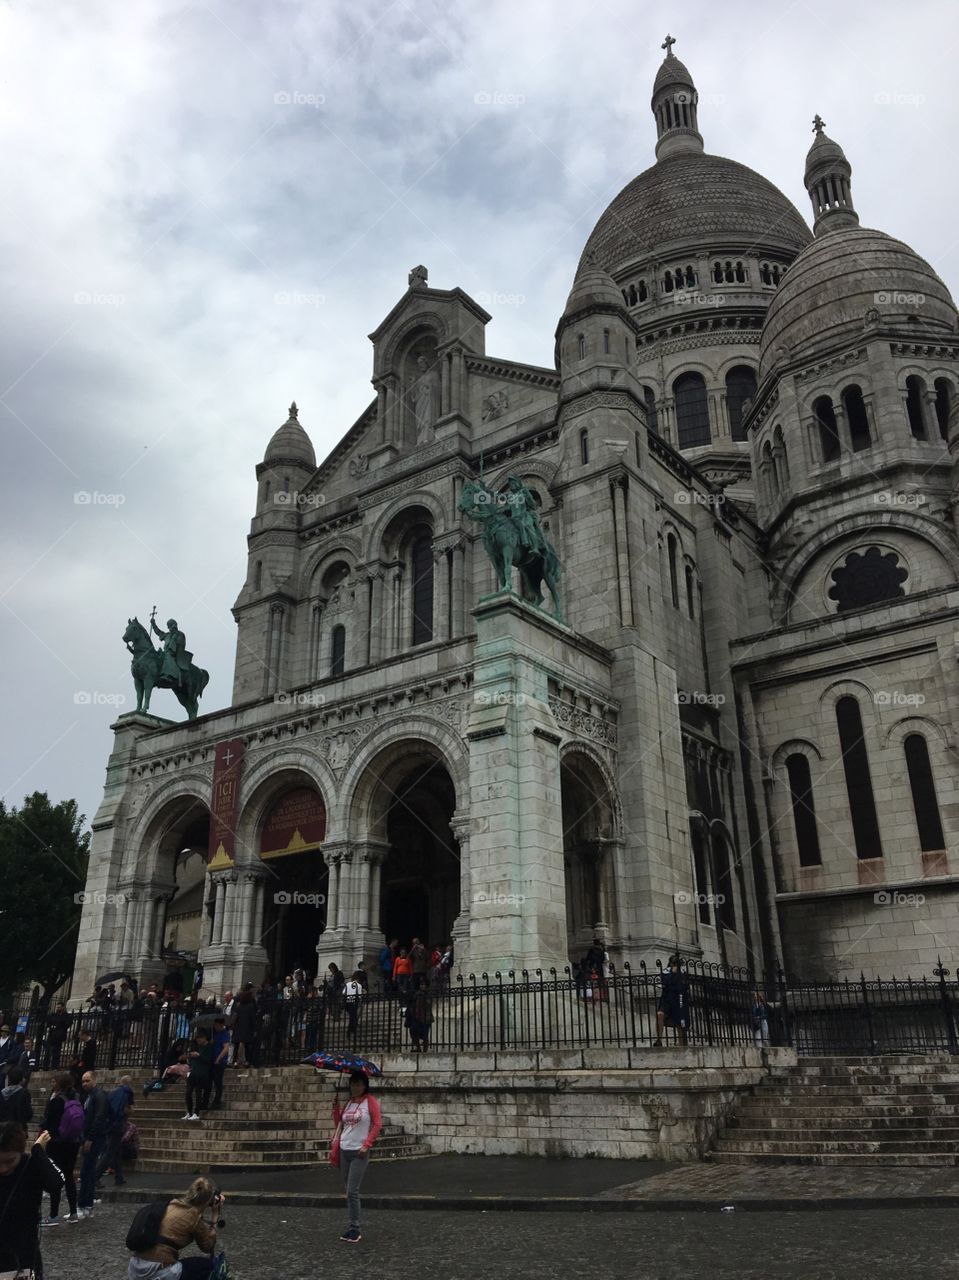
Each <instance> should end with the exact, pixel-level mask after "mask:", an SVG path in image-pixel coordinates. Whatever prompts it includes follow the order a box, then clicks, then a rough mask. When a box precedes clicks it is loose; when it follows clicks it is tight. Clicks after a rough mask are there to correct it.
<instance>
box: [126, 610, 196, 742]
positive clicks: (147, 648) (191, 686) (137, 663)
mask: <svg viewBox="0 0 959 1280" xmlns="http://www.w3.org/2000/svg"><path fill="white" fill-rule="evenodd" d="M155 615H156V608H154V610H153V613H152V614H151V615H150V629H151V630H152V631H155V632H156V634H157V635H158V636H159V637H160V639H161V640H162V641H163V649H162V650H160V649H154V647H153V641H152V640H151V639H150V632H149V631H147V629H146V627H144V626H143V624H142V623H141V622H138V621H137V619H136V618H128V619H127V629H126V631H124V633H123V642H124V644H125V645H126V647H127V648H128V649H129V650H130V652H131V653H132V654H133V661H132V662H131V663H130V670H131V672H132V673H133V683H134V684H135V685H136V691H137V711H149V710H150V695H151V694H152V693H153V690H154V689H172V690H173V692H174V693H175V694H176V697H177V701H178V702H179V703H180V705H181V706H182V707H184V708H185V709H186V713H187V716H188V718H189V719H190V720H195V719H196V717H197V711H198V710H199V705H200V696H201V694H202V693H203V690H204V689H205V688H206V686H207V682H208V681H209V679H210V673H209V672H208V671H204V670H203V668H202V667H196V666H194V665H193V654H192V653H190V651H189V650H188V649H187V647H186V636H185V635H184V634H183V632H182V631H181V630H180V628H179V627H178V626H177V624H176V622H175V621H174V619H173V618H171V619H170V620H169V622H167V624H166V625H167V629H166V631H162V630H161V629H160V628H159V627H158V626H157V624H156V621H155Z"/></svg>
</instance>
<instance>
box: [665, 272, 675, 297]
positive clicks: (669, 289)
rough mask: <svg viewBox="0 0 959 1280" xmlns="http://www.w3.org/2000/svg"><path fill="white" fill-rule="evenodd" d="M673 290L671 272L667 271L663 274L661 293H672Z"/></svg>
mask: <svg viewBox="0 0 959 1280" xmlns="http://www.w3.org/2000/svg"><path fill="white" fill-rule="evenodd" d="M672 291H673V273H672V272H671V271H667V272H666V274H665V275H664V276H663V293H672Z"/></svg>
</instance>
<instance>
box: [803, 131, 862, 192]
mask: <svg viewBox="0 0 959 1280" xmlns="http://www.w3.org/2000/svg"><path fill="white" fill-rule="evenodd" d="M837 164H838V165H846V167H847V168H849V169H850V172H851V166H850V165H849V161H848V160H847V159H846V153H845V151H843V149H842V147H841V146H840V145H839V143H838V142H834V141H833V140H832V138H827V137H826V135H825V134H824V133H817V134H816V136H815V138H814V139H813V144H812V146H811V147H810V148H809V150H808V151H807V152H806V169H805V173H804V175H803V180H804V182H805V185H806V186H807V187H808V186H809V183H810V181H811V180H812V178H813V176H814V175H815V174H816V173H817V172H818V171H819V170H820V169H821V168H823V167H825V166H829V167H830V168H831V167H832V166H833V165H837Z"/></svg>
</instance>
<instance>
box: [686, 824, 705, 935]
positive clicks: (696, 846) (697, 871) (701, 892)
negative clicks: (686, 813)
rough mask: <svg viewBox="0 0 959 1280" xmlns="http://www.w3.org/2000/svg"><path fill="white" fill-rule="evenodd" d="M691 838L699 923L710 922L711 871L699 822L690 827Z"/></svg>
mask: <svg viewBox="0 0 959 1280" xmlns="http://www.w3.org/2000/svg"><path fill="white" fill-rule="evenodd" d="M689 834H690V839H691V840H692V844H693V876H694V877H695V880H696V902H697V905H698V907H699V923H700V924H709V921H710V912H709V873H708V872H707V870H706V852H705V850H704V849H703V833H702V831H701V830H700V828H699V823H698V822H694V823H693V824H692V825H691V828H690V833H689Z"/></svg>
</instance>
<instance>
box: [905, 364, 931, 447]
mask: <svg viewBox="0 0 959 1280" xmlns="http://www.w3.org/2000/svg"><path fill="white" fill-rule="evenodd" d="M925 400H926V385H925V383H924V382H923V380H922V379H921V378H917V377H916V375H915V374H911V375H910V376H909V377H908V378H907V379H906V414H907V416H908V418H909V430H910V431H911V432H912V434H913V435H914V436H915V437H916V439H917V440H925V438H926V405H925Z"/></svg>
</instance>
